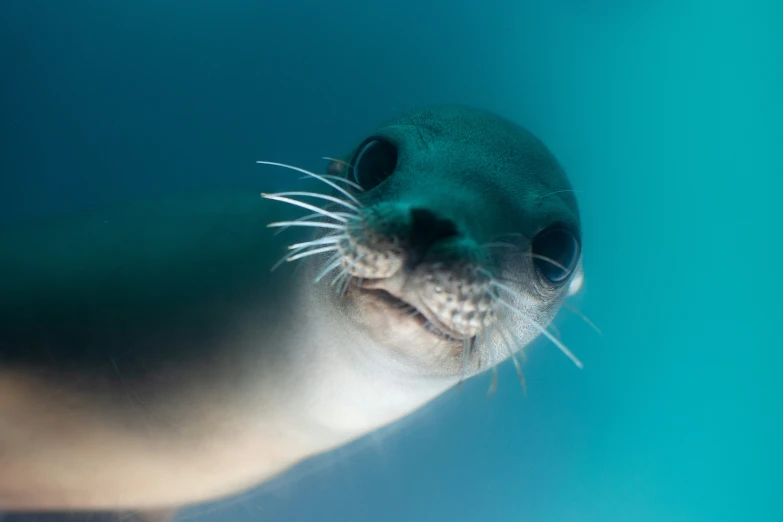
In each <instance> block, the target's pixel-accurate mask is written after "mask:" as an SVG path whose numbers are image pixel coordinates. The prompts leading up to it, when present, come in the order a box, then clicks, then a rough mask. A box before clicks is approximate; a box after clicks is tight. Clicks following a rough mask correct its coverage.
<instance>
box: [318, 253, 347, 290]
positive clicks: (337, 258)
mask: <svg viewBox="0 0 783 522" xmlns="http://www.w3.org/2000/svg"><path fill="white" fill-rule="evenodd" d="M342 262H343V256H342V255H341V253H340V252H337V254H336V255H334V256H333V257H332V259H331V261H330V262H329V264H328V265H326V268H324V269H323V270H322V271H321V273H319V274H318V277H316V278H315V280H314V281H313V283H315V284H318V283H319V282H320V281H321V279H323V278H324V277H326V274H328V273H329V272H331V271H332V270H334V269H335V268H337V267H338V266H340V263H342Z"/></svg>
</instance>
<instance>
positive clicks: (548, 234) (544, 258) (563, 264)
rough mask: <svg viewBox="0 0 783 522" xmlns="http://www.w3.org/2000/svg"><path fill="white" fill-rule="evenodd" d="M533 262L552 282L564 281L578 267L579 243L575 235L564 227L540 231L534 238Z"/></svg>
mask: <svg viewBox="0 0 783 522" xmlns="http://www.w3.org/2000/svg"><path fill="white" fill-rule="evenodd" d="M532 246H533V254H534V256H535V257H533V264H534V265H535V267H536V268H537V269H538V271H539V273H540V274H541V275H542V276H544V277H545V278H546V279H547V280H549V282H551V283H562V282H563V281H565V280H566V279H568V276H570V275H571V273H572V272H573V271H574V269H575V268H576V263H577V261H578V260H579V243H578V242H577V241H576V238H575V237H574V235H573V234H572V233H571V232H569V231H567V230H563V229H562V228H550V229H547V230H544V231H542V232H539V233H538V235H537V236H536V237H535V239H533V245H532Z"/></svg>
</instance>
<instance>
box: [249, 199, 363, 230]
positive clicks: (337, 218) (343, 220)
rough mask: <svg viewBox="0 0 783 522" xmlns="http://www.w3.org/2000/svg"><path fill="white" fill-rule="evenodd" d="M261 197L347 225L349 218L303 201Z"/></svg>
mask: <svg viewBox="0 0 783 522" xmlns="http://www.w3.org/2000/svg"><path fill="white" fill-rule="evenodd" d="M261 197H263V198H265V199H271V200H274V201H282V202H283V203H288V204H290V205H295V206H297V207H302V208H306V209H307V210H313V211H315V212H317V213H318V214H321V215H322V216H324V217H328V218H331V219H334V220H335V221H339V222H341V223H347V222H348V218H344V217H342V216H338V215H337V214H333V213H332V212H329V211H328V210H324V209H322V208H321V207H316V206H315V205H311V204H310V203H304V202H302V201H297V200H295V199H291V198H286V197H283V196H279V195H276V194H261Z"/></svg>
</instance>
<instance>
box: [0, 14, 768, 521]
mask: <svg viewBox="0 0 783 522" xmlns="http://www.w3.org/2000/svg"><path fill="white" fill-rule="evenodd" d="M782 22H783V8H782V7H781V4H780V2H775V1H772V0H769V1H763V0H744V1H721V0H713V1H708V0H679V1H678V0H661V1H654V0H650V1H637V2H631V1H628V2H623V1H620V0H591V1H587V0H550V1H547V2H534V1H519V0H516V1H512V0H506V1H500V0H484V1H482V2H468V1H456V0H415V1H414V0H399V1H394V2H360V1H356V0H336V1H333V2H319V1H315V0H300V1H291V0H285V1H284V0H275V1H272V0H267V1H260V0H257V1H250V0H222V1H220V2H217V1H203V0H191V1H184V0H180V1H173V0H136V1H133V2H120V1H99V0H95V1H87V0H69V1H67V2H66V1H56V0H0V68H1V69H0V77H1V78H2V80H1V81H0V90H1V92H0V94H1V96H0V138H1V139H0V147H1V148H0V219H1V220H2V221H4V222H11V221H18V220H24V219H28V218H30V217H34V216H38V215H41V214H46V213H52V212H61V211H67V210H69V209H75V208H81V207H85V206H90V205H95V204H98V203H101V204H102V203H106V202H113V201H126V200H136V199H141V198H148V197H157V196H160V195H166V194H172V193H176V192H180V191H185V190H192V189H204V190H212V189H216V188H225V187H254V188H259V189H267V190H268V189H269V188H270V187H272V188H274V187H275V186H280V185H281V183H282V180H283V179H284V178H282V176H286V175H288V174H285V173H284V172H283V173H281V172H280V171H276V170H270V169H264V168H261V167H259V166H257V165H255V163H254V161H255V160H257V159H266V160H272V161H284V162H289V163H295V164H297V165H301V166H304V167H308V168H314V169H322V170H323V169H324V168H325V165H324V164H323V162H322V161H321V160H319V157H320V156H324V155H337V154H342V153H343V152H345V151H346V150H347V149H348V147H350V146H351V145H353V144H354V143H355V142H356V141H357V140H360V139H361V138H362V136H363V134H364V133H365V132H367V131H369V130H370V129H372V128H373V127H374V126H375V125H377V124H378V123H380V122H381V121H383V120H385V119H386V118H388V117H390V116H393V115H396V114H398V113H399V112H401V111H404V110H406V109H408V108H411V107H414V106H417V105H421V104H426V103H444V102H458V103H466V104H470V105H475V106H479V107H483V108H487V109H491V110H494V111H497V112H499V113H501V114H503V115H505V116H507V117H509V118H512V119H514V120H516V121H517V122H519V123H521V124H523V125H525V126H527V127H528V128H530V129H531V130H533V131H534V132H535V133H537V134H538V135H539V136H540V137H541V138H542V139H543V140H544V141H545V142H546V143H547V145H548V146H549V147H550V148H551V149H552V150H553V152H554V153H555V154H556V155H557V156H558V158H559V159H560V160H561V162H562V163H563V165H564V166H565V168H566V170H567V171H568V172H569V175H570V177H571V179H572V182H573V184H574V185H575V188H576V189H577V190H578V191H579V194H578V197H579V200H580V205H581V210H582V217H583V223H584V245H585V246H584V248H585V268H586V284H585V288H584V291H583V292H582V294H581V295H579V296H577V299H576V300H575V301H574V305H575V306H577V307H578V308H579V309H580V310H582V311H583V312H584V313H585V314H587V315H588V316H589V317H590V318H591V319H592V320H593V321H595V322H596V323H598V324H599V325H600V326H601V327H602V329H603V331H604V335H603V336H598V335H597V334H595V333H594V332H593V331H592V330H590V329H589V328H588V327H587V326H586V325H585V324H584V323H583V322H582V321H581V320H580V319H579V318H577V317H576V316H574V315H573V314H569V313H568V312H567V311H563V312H562V314H561V316H560V317H559V318H558V320H557V325H558V328H559V329H560V330H561V332H562V335H563V339H564V340H565V342H566V343H567V344H568V345H569V347H570V348H571V349H572V350H573V351H575V352H576V353H577V354H578V356H579V357H580V358H581V359H582V360H583V361H584V362H585V369H584V370H583V371H579V370H578V369H576V368H575V367H574V366H573V365H572V364H571V363H570V362H569V361H568V360H567V359H566V358H565V357H563V356H562V355H561V354H560V353H559V352H558V351H557V350H556V349H555V348H554V347H552V346H551V345H549V344H547V343H546V342H544V341H539V342H536V343H535V345H534V346H533V347H532V349H531V350H530V351H529V358H528V362H527V363H526V365H525V375H526V378H527V390H528V392H527V396H523V394H522V392H521V390H520V387H519V385H518V383H517V382H516V377H515V374H514V371H513V368H512V367H511V366H510V364H504V365H503V366H502V367H501V372H500V386H499V389H498V391H497V393H496V394H495V395H494V396H493V397H490V398H487V397H486V393H485V392H486V389H487V387H488V386H489V376H488V375H483V376H479V377H477V378H475V379H473V380H472V381H470V382H469V383H468V384H467V385H466V386H464V387H463V388H462V389H461V390H460V391H458V392H457V391H454V392H450V393H448V394H446V396H444V397H442V398H441V399H440V400H438V401H436V403H434V404H432V405H430V406H429V407H427V408H425V409H424V410H422V411H420V412H418V413H417V414H416V415H414V416H413V417H411V418H409V419H406V420H404V421H403V422H401V423H400V424H399V425H397V426H394V427H392V428H391V429H389V430H385V431H384V432H381V433H379V434H375V435H374V436H373V437H369V438H368V439H365V440H363V441H360V442H359V443H357V444H355V445H353V446H351V447H348V448H344V449H342V450H340V451H338V452H336V453H335V454H330V455H326V456H324V457H321V458H319V459H317V460H316V461H315V462H311V463H307V464H306V465H304V466H302V467H301V468H298V469H296V470H294V471H293V472H292V473H290V474H289V475H286V476H284V477H282V478H281V479H279V480H277V481H274V482H273V483H271V484H268V485H266V486H264V487H262V488H260V489H259V490H257V491H254V492H253V493H252V494H248V495H244V496H242V497H240V498H238V499H232V500H231V501H227V502H223V503H220V504H219V505H217V506H209V507H206V508H201V509H194V510H191V511H189V512H187V513H185V514H184V517H183V519H193V520H203V521H225V522H230V521H236V522H246V521H248V522H249V521H263V522H277V521H286V522H305V521H319V522H321V521H374V522H386V521H389V522H392V521H394V522H399V521H411V522H416V521H427V522H430V521H450V522H455V521H456V522H461V521H478V520H488V521H489V520H491V521H501V522H505V521H509V522H510V521H514V522H517V521H525V522H538V521H542V522H543V521H547V522H549V521H608V522H613V521H618V522H620V521H622V522H625V521H688V522H692V521H723V520H726V521H746V520H747V521H780V520H783V508H782V507H781V491H782V490H783V487H781V485H782V484H783V474H781V472H780V466H781V464H783V459H781V457H782V456H783V455H782V454H781V448H780V446H781V445H780V441H781V437H782V436H783V429H782V428H783V426H782V424H783V423H781V411H783V406H781V397H783V393H782V391H781V384H780V381H781V379H780V377H779V376H778V375H779V369H780V367H781V362H783V357H782V356H781V347H783V343H781V340H780V337H781V336H780V333H779V330H780V325H781V320H780V316H781V311H783V310H781V305H780V301H779V300H778V295H779V292H780V290H781V289H782V287H781V284H780V276H779V273H778V272H779V266H780V265H779V263H780V261H779V259H780V257H779V255H780V247H779V245H778V243H779V242H780V238H781V236H782V235H783V234H781V232H780V227H781V225H783V218H781V211H780V209H781V204H780V203H779V201H780V198H781V188H783V183H781V175H782V174H783V161H782V160H781V143H783V141H782V140H781V134H782V133H781V120H782V119H781V116H783V107H782V105H783V104H781V92H783V84H782V83H783V82H781V78H783V74H781V62H783V57H782V56H781V55H782V54H783V41H782V38H781V34H783V33H782V32H783V23H782ZM286 179H287V178H286ZM775 237H777V238H778V239H777V240H775V239H774V238H775Z"/></svg>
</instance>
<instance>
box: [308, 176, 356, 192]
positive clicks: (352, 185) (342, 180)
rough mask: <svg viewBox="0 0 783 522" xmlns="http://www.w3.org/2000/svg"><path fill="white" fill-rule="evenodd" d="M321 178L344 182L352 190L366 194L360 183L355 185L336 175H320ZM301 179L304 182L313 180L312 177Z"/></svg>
mask: <svg viewBox="0 0 783 522" xmlns="http://www.w3.org/2000/svg"><path fill="white" fill-rule="evenodd" d="M320 176H321V177H323V178H326V179H331V180H332V181H341V182H343V183H345V184H347V185H350V186H351V188H354V189H356V190H358V191H359V192H364V189H363V188H362V186H361V185H359V184H358V183H354V182H353V181H351V180H349V179H345V178H341V177H340V176H335V175H334V174H320ZM299 179H302V180H304V179H311V178H310V176H302V177H300V178H299Z"/></svg>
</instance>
